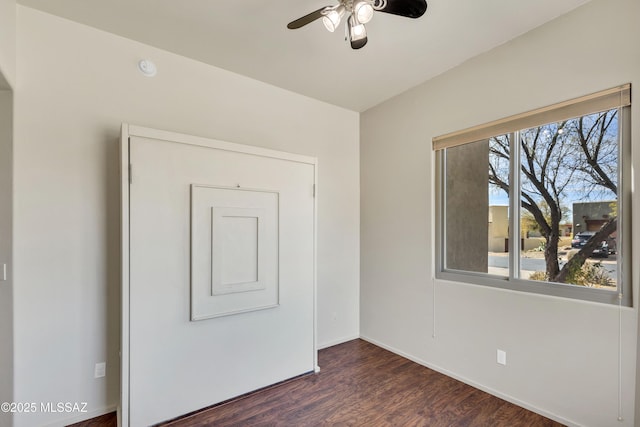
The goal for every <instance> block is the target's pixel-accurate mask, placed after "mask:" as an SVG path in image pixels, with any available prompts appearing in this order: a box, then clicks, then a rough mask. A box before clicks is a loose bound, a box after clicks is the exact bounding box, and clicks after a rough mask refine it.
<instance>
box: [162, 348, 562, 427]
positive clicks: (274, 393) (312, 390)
mask: <svg viewBox="0 0 640 427" xmlns="http://www.w3.org/2000/svg"><path fill="white" fill-rule="evenodd" d="M318 357H319V365H320V367H321V369H322V370H321V371H320V373H319V374H316V375H313V374H312V375H309V376H306V377H302V378H298V379H296V380H293V381H290V382H286V383H283V384H280V385H278V386H275V387H272V388H268V389H266V390H262V391H259V392H257V393H254V394H250V395H248V396H245V397H243V398H240V399H237V400H234V401H231V402H228V403H225V404H223V405H218V406H215V407H212V408H210V409H206V410H203V411H199V412H198V413H195V414H193V415H190V416H187V417H184V418H181V419H178V420H174V421H172V422H168V423H165V424H163V426H164V427H169V426H170V427H200V426H216V427H218V426H220V427H224V426H228V427H231V426H234V427H235V426H287V427H289V426H309V427H311V426H394V427H397V426H402V427H404V426H433V427H439V426H447V427H454V426H460V427H462V426H464V427H470V426H483V427H484V426H491V427H499V426H504V427H507V426H508V427H517V426H522V427H525V426H526V427H532V426H561V424H558V423H556V422H554V421H551V420H549V419H547V418H544V417H542V416H540V415H538V414H535V413H533V412H530V411H527V410H526V409H523V408H521V407H519V406H516V405H513V404H511V403H509V402H506V401H504V400H502V399H499V398H497V397H494V396H492V395H490V394H487V393H485V392H483V391H480V390H478V389H476V388H473V387H471V386H468V385H466V384H464V383H461V382H460V381H457V380H454V379H452V378H449V377H447V376H445V375H443V374H440V373H438V372H435V371H433V370H431V369H428V368H425V367H423V366H421V365H418V364H417V363H414V362H411V361H410V360H407V359H405V358H403V357H401V356H398V355H396V354H394V353H391V352H389V351H387V350H384V349H382V348H380V347H377V346H375V345H373V344H370V343H368V342H366V341H363V340H353V341H349V342H347V343H344V344H340V345H337V346H334V347H330V348H327V349H324V350H321V351H320V352H319V355H318Z"/></svg>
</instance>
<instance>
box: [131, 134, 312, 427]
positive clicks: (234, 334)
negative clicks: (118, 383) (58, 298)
mask: <svg viewBox="0 0 640 427" xmlns="http://www.w3.org/2000/svg"><path fill="white" fill-rule="evenodd" d="M124 129H128V131H127V132H126V133H127V134H128V136H129V142H128V151H129V154H128V160H129V163H130V164H131V168H130V184H129V185H128V186H126V188H123V195H124V196H125V197H126V192H127V190H128V191H129V194H128V196H129V201H128V214H129V224H128V225H129V230H128V232H129V242H128V250H127V248H126V247H125V248H124V253H125V254H126V253H127V252H128V256H129V266H128V273H129V279H128V284H127V283H126V281H127V280H126V278H125V280H124V281H125V284H124V286H123V293H125V294H126V293H128V295H123V327H124V329H123V353H124V354H123V359H125V358H126V357H127V354H128V359H127V360H126V361H125V360H123V399H127V395H128V401H123V402H122V404H123V409H124V412H125V413H123V421H125V423H126V422H127V421H128V423H129V425H132V426H143V425H150V424H154V423H157V422H160V421H164V420H168V419H171V418H175V417H177V416H180V415H182V414H185V413H188V412H191V411H194V410H197V409H200V408H203V407H206V406H209V405H212V404H215V403H218V402H221V401H224V400H227V399H229V398H232V397H235V396H238V395H241V394H244V393H247V392H249V391H252V390H255V389H258V388H261V387H265V386H267V385H270V384H273V383H276V382H279V381H282V380H285V379H288V378H291V377H294V376H297V375H300V374H303V373H307V372H310V371H313V370H314V369H315V366H316V350H315V343H314V274H315V273H314V270H315V267H314V263H315V247H314V232H315V231H314V230H315V219H314V218H315V200H314V193H315V191H314V184H315V176H316V175H315V174H316V171H315V167H316V166H315V159H313V158H308V157H303V156H297V155H291V154H286V153H280V152H275V151H271V150H264V149H259V148H255V147H246V146H241V145H237V144H230V143H224V142H219V141H212V140H206V139H202V138H196V137H189V136H185V135H179V134H173V133H168V132H162V131H154V130H150V129H144V128H139V127H133V126H126V125H125V128H124ZM123 134H124V132H123ZM123 152H125V154H124V156H123V157H125V158H126V157H127V155H126V149H125V150H123ZM125 174H126V172H125ZM123 187H124V186H123ZM126 205H127V201H126V200H125V201H124V203H123V209H126ZM125 214H126V213H125ZM126 228H127V227H124V230H125V231H126ZM123 246H127V245H126V242H125V244H124V245H123ZM124 262H126V260H124ZM124 270H125V271H126V270H127V269H126V268H125V269H124ZM127 324H128V330H127V327H126V325H127ZM127 377H128V379H127ZM127 382H128V384H127ZM127 406H128V413H126V409H127Z"/></svg>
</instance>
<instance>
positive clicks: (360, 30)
mask: <svg viewBox="0 0 640 427" xmlns="http://www.w3.org/2000/svg"><path fill="white" fill-rule="evenodd" d="M366 37H367V30H366V28H365V27H364V25H363V24H360V23H359V22H358V21H357V20H356V19H355V18H354V17H353V16H351V17H350V18H349V39H350V40H352V41H357V40H362V39H364V38H366Z"/></svg>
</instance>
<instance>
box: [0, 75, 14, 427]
mask: <svg viewBox="0 0 640 427" xmlns="http://www.w3.org/2000/svg"><path fill="white" fill-rule="evenodd" d="M0 77H1V74H0ZM12 151H13V94H12V93H11V91H10V90H0V274H2V265H3V264H6V266H7V277H6V280H3V279H4V277H2V276H0V343H2V345H0V378H1V380H0V402H11V401H13V289H12V282H13V280H12V270H13V268H12V261H11V259H12V250H11V249H12V234H13V231H12V223H11V222H12V210H13V203H12V199H13V191H12V186H13V185H12V182H13V177H12V175H13V173H12V172H13V154H12ZM11 420H12V415H11V413H6V412H2V411H0V426H7V425H11Z"/></svg>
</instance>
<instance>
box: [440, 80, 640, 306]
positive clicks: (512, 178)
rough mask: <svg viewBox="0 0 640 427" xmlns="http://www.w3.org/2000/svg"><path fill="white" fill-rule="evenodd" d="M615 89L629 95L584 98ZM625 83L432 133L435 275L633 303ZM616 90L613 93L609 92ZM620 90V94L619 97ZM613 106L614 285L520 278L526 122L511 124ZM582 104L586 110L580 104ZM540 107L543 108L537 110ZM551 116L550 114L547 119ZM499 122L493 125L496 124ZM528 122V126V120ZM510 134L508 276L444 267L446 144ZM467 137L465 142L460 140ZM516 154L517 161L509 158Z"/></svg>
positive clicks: (628, 115) (627, 87) (628, 111)
mask: <svg viewBox="0 0 640 427" xmlns="http://www.w3.org/2000/svg"><path fill="white" fill-rule="evenodd" d="M616 89H617V90H619V91H620V93H622V92H625V93H626V96H627V97H628V102H627V101H626V100H625V101H622V100H621V101H620V105H617V106H615V107H613V108H600V106H599V104H598V105H596V106H595V107H594V104H593V103H591V104H589V102H590V101H591V100H592V99H593V98H594V97H597V95H600V94H603V93H606V94H607V96H609V95H610V94H611V92H613V91H614V90H616ZM630 90H631V87H630V85H624V86H620V87H618V88H614V89H609V90H608V91H603V92H600V93H598V94H593V95H588V96H586V97H582V98H578V99H576V100H571V101H566V102H563V103H560V104H556V106H550V107H545V108H542V109H539V110H535V111H533V112H530V113H524V114H520V115H516V116H512V118H507V119H502V120H498V121H496V122H492V123H488V124H486V125H481V126H476V127H474V128H470V129H468V130H466V131H460V132H454V133H452V134H448V135H443V136H441V137H436V138H434V139H433V147H434V150H435V184H436V185H435V189H436V191H435V213H436V218H435V220H436V221H435V224H436V233H435V239H436V246H435V249H436V250H435V266H436V274H435V277H436V278H437V279H440V280H447V281H453V282H461V283H468V284H474V285H481V286H488V287H494V288H500V289H506V290H513V291H521V292H527V293H534V294H543V295H548V296H554V297H563V298H570V299H578V300H584V301H591V302H598V303H607V304H615V305H623V306H628V307H631V306H632V295H631V289H632V286H631V277H632V276H631V260H632V259H633V256H632V252H631V251H632V244H631V218H632V217H631V187H632V180H631V169H632V168H631V159H632V144H631V106H630V104H631V99H630ZM614 96H615V95H614ZM622 97H623V96H622V95H621V96H620V98H621V99H622ZM589 105H591V107H593V108H596V109H595V110H594V111H590V112H585V111H587V110H589ZM555 107H559V108H557V109H556V111H559V115H558V117H559V118H553V117H554V116H553V112H554V108H555ZM567 107H568V108H569V111H574V112H575V111H578V112H579V113H580V114H579V115H578V116H572V117H566V116H567V112H566V111H567ZM614 108H618V114H619V116H618V117H619V120H618V183H619V184H618V194H617V203H618V225H617V230H618V232H617V234H618V245H619V251H618V254H617V258H616V261H617V276H618V277H617V290H605V289H599V288H589V287H583V286H578V285H573V284H565V283H556V282H545V281H535V280H529V279H522V278H519V277H517V275H518V274H519V272H520V258H521V250H520V239H519V238H513V236H520V213H521V196H520V190H521V183H520V144H519V141H520V139H519V133H520V130H523V129H526V127H523V128H519V129H513V127H519V126H521V125H522V123H523V118H524V122H526V120H527V117H531V116H535V115H536V114H538V115H539V116H541V117H543V120H547V121H546V122H545V123H538V124H536V125H535V126H541V125H543V124H546V123H552V122H554V121H558V120H561V119H568V118H576V117H580V116H585V115H588V114H593V113H597V112H599V111H604V110H608V109H614ZM585 109H586V110H585ZM540 112H543V113H544V114H542V115H540ZM549 117H552V118H551V120H548V119H549ZM511 119H515V120H511ZM496 124H498V126H496ZM510 125H511V126H512V129H511V130H510V131H508V132H500V133H497V134H495V135H489V136H488V134H489V133H491V132H492V131H495V130H496V129H500V130H504V129H505V126H506V128H508V126H510ZM529 127H533V126H529ZM505 134H509V139H510V141H509V143H510V153H511V155H510V159H509V171H510V173H509V182H510V184H509V212H510V214H509V233H508V238H509V254H508V260H509V265H508V276H499V275H495V274H490V273H482V272H472V271H462V270H454V269H447V268H446V259H445V258H446V253H447V252H446V238H445V237H446V236H445V233H446V230H447V227H446V188H445V187H446V149H447V148H452V147H455V146H458V145H464V144H467V143H470V142H477V141H479V140H482V139H488V138H489V137H491V136H497V135H505ZM476 135H482V137H481V138H479V139H476V140H475V141H474V140H471V139H472V138H474V136H476ZM450 137H453V138H454V140H455V143H453V144H450V143H449V144H448V143H447V142H448V141H447V138H450ZM465 138H466V142H460V141H464V140H465ZM514 159H515V160H517V161H514Z"/></svg>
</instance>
